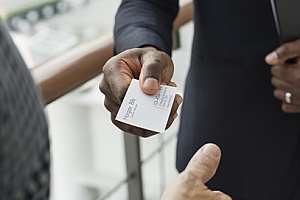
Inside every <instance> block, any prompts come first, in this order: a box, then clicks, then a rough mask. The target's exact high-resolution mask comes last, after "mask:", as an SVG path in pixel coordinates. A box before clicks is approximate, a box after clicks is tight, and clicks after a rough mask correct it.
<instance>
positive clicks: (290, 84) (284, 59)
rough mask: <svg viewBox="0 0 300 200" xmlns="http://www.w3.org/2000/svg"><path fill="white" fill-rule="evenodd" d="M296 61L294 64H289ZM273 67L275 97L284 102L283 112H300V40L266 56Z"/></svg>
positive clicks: (284, 45) (282, 46) (286, 44)
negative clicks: (292, 60) (291, 60)
mask: <svg viewBox="0 0 300 200" xmlns="http://www.w3.org/2000/svg"><path fill="white" fill-rule="evenodd" d="M290 59H294V61H295V62H294V63H289V62H288V61H289V60H290ZM265 60H266V62H267V63H268V64H270V65H272V67H271V73H272V75H273V77H272V80H271V81H272V84H273V85H274V86H275V90H274V96H275V97H276V98H277V99H279V100H281V101H282V110H283V111H284V112H287V113H299V112H300V40H296V41H293V42H289V43H285V44H283V45H281V46H280V47H278V48H277V49H276V50H275V51H273V52H271V53H270V54H269V55H267V56H266V59H265Z"/></svg>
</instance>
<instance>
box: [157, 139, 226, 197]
mask: <svg viewBox="0 0 300 200" xmlns="http://www.w3.org/2000/svg"><path fill="white" fill-rule="evenodd" d="M220 159H221V151H220V149H219V147H218V146H216V145H215V144H206V145H204V146H203V147H201V148H200V149H199V150H198V151H197V153H196V154H195V155H194V156H193V158H192V159H191V160H190V162H189V164H188V165H187V167H186V169H185V170H184V171H183V172H182V173H180V174H179V175H178V176H177V177H176V178H175V180H174V181H173V182H172V183H171V184H170V185H169V187H168V188H167V189H166V190H165V191H164V193H163V195H162V198H161V200H231V198H230V197H229V196H228V195H226V194H224V193H222V192H220V191H212V190H210V189H209V188H207V187H206V186H205V183H206V182H207V181H209V180H210V179H211V178H212V177H213V175H214V174H215V173H216V170H217V167H218V165H219V162H220Z"/></svg>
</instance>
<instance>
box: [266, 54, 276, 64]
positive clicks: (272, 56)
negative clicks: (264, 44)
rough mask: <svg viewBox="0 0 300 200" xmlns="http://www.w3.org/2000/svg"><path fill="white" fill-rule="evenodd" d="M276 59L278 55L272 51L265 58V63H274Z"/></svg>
mask: <svg viewBox="0 0 300 200" xmlns="http://www.w3.org/2000/svg"><path fill="white" fill-rule="evenodd" d="M277 59H278V55H277V53H276V52H275V51H273V52H272V53H270V54H268V55H267V57H266V61H267V62H274V61H276V60H277Z"/></svg>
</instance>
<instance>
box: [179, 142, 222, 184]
mask: <svg viewBox="0 0 300 200" xmlns="http://www.w3.org/2000/svg"><path fill="white" fill-rule="evenodd" d="M220 159H221V150H220V148H219V147H218V146H217V145H215V144H212V143H209V144H205V145H204V146H202V147H201V148H200V149H199V150H198V151H197V152H196V153H195V154H194V156H193V157H192V159H191V160H190V162H189V164H188V165H187V167H186V169H185V171H189V172H190V173H192V174H193V175H194V176H195V177H196V178H197V179H199V180H200V181H201V182H202V183H206V182H207V181H209V180H210V179H211V178H212V177H213V176H214V174H215V173H216V171H217V168H218V165H219V162H220Z"/></svg>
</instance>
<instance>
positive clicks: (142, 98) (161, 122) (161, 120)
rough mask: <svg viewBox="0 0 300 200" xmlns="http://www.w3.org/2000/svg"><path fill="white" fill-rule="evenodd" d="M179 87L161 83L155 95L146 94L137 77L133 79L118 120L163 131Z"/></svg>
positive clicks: (117, 117)
mask: <svg viewBox="0 0 300 200" xmlns="http://www.w3.org/2000/svg"><path fill="white" fill-rule="evenodd" d="M176 91H177V88H176V87H171V86H166V85H161V86H160V89H159V91H158V92H157V93H156V94H155V95H147V94H145V93H144V92H143V91H142V90H141V88H140V85H139V81H138V80H137V79H132V81H131V83H130V85H129V88H128V90H127V92H126V94H125V97H124V100H123V102H122V104H121V107H120V109H119V111H118V114H117V116H116V120H118V121H120V122H123V123H126V124H129V125H133V126H136V127H140V128H144V129H147V130H152V131H155V132H160V133H163V132H164V131H165V128H166V125H167V122H168V118H169V115H170V112H171V108H172V105H173V102H174V98H175V95H176Z"/></svg>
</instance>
